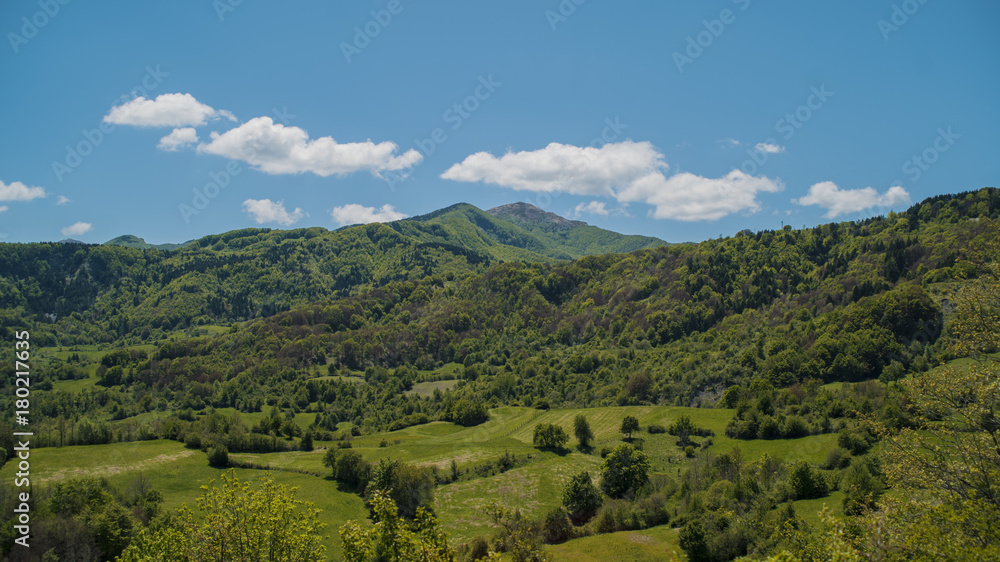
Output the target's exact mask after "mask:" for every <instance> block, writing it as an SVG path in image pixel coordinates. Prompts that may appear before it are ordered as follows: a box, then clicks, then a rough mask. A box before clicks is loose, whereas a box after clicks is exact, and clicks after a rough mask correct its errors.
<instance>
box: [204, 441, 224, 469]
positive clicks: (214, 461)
mask: <svg viewBox="0 0 1000 562" xmlns="http://www.w3.org/2000/svg"><path fill="white" fill-rule="evenodd" d="M208 466H211V467H214V468H225V467H227V466H229V450H228V449H226V446H225V445H222V444H216V445H212V446H211V447H210V448H209V449H208Z"/></svg>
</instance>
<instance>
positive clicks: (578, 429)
mask: <svg viewBox="0 0 1000 562" xmlns="http://www.w3.org/2000/svg"><path fill="white" fill-rule="evenodd" d="M573 434H574V435H576V440H577V441H579V442H580V448H581V449H589V448H590V442H591V441H593V440H594V432H593V431H591V429H590V423H589V422H588V421H587V418H586V417H585V416H584V415H583V414H577V416H576V418H574V419H573Z"/></svg>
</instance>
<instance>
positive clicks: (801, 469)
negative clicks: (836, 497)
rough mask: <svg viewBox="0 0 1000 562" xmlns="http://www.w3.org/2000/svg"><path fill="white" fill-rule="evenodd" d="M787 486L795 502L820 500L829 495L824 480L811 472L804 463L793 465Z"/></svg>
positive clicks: (809, 467)
mask: <svg viewBox="0 0 1000 562" xmlns="http://www.w3.org/2000/svg"><path fill="white" fill-rule="evenodd" d="M788 484H789V485H790V486H791V488H792V497H793V498H795V499H797V500H811V499H815V498H822V497H823V496H825V495H827V494H828V493H830V490H829V488H828V486H827V484H826V478H824V477H823V475H822V474H820V473H819V472H817V471H815V470H813V468H812V467H811V466H809V463H808V462H806V461H799V462H798V463H797V464H796V465H795V468H793V469H792V474H791V475H790V476H789V477H788Z"/></svg>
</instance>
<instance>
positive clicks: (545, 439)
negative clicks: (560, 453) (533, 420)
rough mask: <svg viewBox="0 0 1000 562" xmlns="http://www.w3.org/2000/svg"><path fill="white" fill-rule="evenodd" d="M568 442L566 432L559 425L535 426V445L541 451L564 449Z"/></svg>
mask: <svg viewBox="0 0 1000 562" xmlns="http://www.w3.org/2000/svg"><path fill="white" fill-rule="evenodd" d="M568 441H569V436H568V435H566V431H565V430H564V429H563V428H561V427H559V426H558V425H555V424H550V423H540V424H538V425H536V426H535V437H534V444H535V446H536V447H538V448H540V449H562V448H563V446H565V445H566V443H567V442H568Z"/></svg>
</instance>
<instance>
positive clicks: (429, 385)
mask: <svg viewBox="0 0 1000 562" xmlns="http://www.w3.org/2000/svg"><path fill="white" fill-rule="evenodd" d="M456 384H458V381H457V380H450V381H427V382H418V383H417V384H415V385H413V388H411V389H410V390H407V391H406V394H416V395H417V396H420V397H423V398H426V397H428V396H434V391H435V390H440V391H441V392H445V391H447V390H451V389H452V388H454V386H455V385H456Z"/></svg>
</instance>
